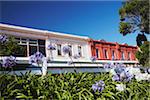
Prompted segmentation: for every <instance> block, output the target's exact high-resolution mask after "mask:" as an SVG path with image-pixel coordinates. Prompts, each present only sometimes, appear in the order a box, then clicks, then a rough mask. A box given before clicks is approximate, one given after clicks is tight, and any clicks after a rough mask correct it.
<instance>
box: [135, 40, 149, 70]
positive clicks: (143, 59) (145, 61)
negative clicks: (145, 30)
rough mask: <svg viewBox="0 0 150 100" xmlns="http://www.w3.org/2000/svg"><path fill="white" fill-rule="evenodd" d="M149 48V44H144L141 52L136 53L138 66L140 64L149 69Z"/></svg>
mask: <svg viewBox="0 0 150 100" xmlns="http://www.w3.org/2000/svg"><path fill="white" fill-rule="evenodd" d="M149 46H150V42H148V41H147V42H145V43H144V44H143V45H142V46H141V47H140V49H141V51H142V52H140V51H138V52H137V53H136V57H137V59H138V60H139V62H140V64H142V65H143V66H146V67H149V66H150V56H149V55H150V52H149Z"/></svg>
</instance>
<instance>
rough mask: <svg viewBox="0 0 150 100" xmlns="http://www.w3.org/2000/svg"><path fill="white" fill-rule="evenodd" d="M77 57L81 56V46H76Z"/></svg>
mask: <svg viewBox="0 0 150 100" xmlns="http://www.w3.org/2000/svg"><path fill="white" fill-rule="evenodd" d="M78 55H79V56H80V57H81V56H82V51H81V46H78Z"/></svg>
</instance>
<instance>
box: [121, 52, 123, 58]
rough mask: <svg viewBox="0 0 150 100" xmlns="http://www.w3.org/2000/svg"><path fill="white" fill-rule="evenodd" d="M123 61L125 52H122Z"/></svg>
mask: <svg viewBox="0 0 150 100" xmlns="http://www.w3.org/2000/svg"><path fill="white" fill-rule="evenodd" d="M121 56H122V60H124V52H121Z"/></svg>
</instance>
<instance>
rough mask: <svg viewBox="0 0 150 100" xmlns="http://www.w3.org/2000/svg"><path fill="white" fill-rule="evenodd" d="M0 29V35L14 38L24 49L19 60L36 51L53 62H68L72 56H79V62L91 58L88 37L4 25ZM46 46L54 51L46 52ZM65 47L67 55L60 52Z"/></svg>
mask: <svg viewBox="0 0 150 100" xmlns="http://www.w3.org/2000/svg"><path fill="white" fill-rule="evenodd" d="M0 29H1V30H0V33H3V34H8V35H12V36H14V37H15V39H16V41H17V42H18V44H19V45H20V46H22V47H23V48H25V51H24V53H23V55H20V56H21V58H23V57H24V58H25V57H29V56H31V55H32V54H34V53H35V52H37V51H39V52H41V53H43V54H44V55H45V56H46V57H47V58H49V59H50V60H55V61H63V60H64V61H65V60H70V57H72V59H73V56H74V55H80V56H81V57H80V58H79V60H88V59H90V57H91V49H90V47H89V42H88V41H89V40H90V39H89V38H88V37H84V36H76V35H70V34H64V33H58V32H51V31H46V30H39V29H32V28H25V27H19V26H13V25H6V24H0ZM48 45H53V46H55V47H56V50H48V49H47V47H48ZM65 45H69V46H70V47H71V52H70V53H69V55H67V54H64V53H63V51H62V49H63V47H64V46H65Z"/></svg>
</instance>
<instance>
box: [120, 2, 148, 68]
mask: <svg viewBox="0 0 150 100" xmlns="http://www.w3.org/2000/svg"><path fill="white" fill-rule="evenodd" d="M119 15H120V26H119V28H120V29H119V31H120V33H121V34H123V36H125V35H127V34H130V33H138V35H137V37H136V42H137V46H138V47H139V51H138V52H137V54H136V57H137V58H138V60H139V62H140V64H142V65H143V66H150V64H149V60H150V59H149V42H145V41H147V38H146V36H145V34H150V32H149V0H128V1H125V2H123V6H122V7H121V8H120V10H119ZM143 42H144V44H143Z"/></svg>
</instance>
